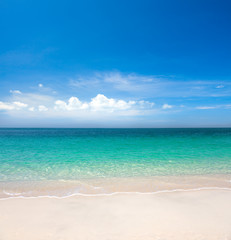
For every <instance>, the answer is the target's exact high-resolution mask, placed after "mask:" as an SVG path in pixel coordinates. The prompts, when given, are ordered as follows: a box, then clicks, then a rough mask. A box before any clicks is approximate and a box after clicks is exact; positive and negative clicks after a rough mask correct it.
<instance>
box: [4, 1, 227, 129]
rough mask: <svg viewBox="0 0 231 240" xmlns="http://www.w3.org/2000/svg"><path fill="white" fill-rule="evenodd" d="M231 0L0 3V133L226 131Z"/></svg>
mask: <svg viewBox="0 0 231 240" xmlns="http://www.w3.org/2000/svg"><path fill="white" fill-rule="evenodd" d="M230 12H231V2H230V1H226V0H219V1H216V0H215V1H214V0H209V1H207V0H206V1H205V0H200V1H198V0H187V1H185V0H184V1H183V0H181V1H179V0H174V1H173V0H142V1H141V0H133V1H131V0H130V1H128V0H123V1H121V0H116V1H114V0H110V1H108V0H107V1H106V0H105V1H104V0H84V1H78V0H75V1H72V0H66V1H60V0H56V1H53V0H46V1H45V0H39V1H38V0H34V1H29V0H20V1H18V0H2V1H1V2H0V31H1V32H0V127H231V57H230V56H231V47H230V43H231V14H230Z"/></svg>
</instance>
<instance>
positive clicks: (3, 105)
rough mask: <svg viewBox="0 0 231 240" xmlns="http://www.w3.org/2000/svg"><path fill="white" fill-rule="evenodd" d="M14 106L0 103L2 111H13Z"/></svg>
mask: <svg viewBox="0 0 231 240" xmlns="http://www.w3.org/2000/svg"><path fill="white" fill-rule="evenodd" d="M13 109H14V106H13V105H12V104H9V103H4V102H0V110H13Z"/></svg>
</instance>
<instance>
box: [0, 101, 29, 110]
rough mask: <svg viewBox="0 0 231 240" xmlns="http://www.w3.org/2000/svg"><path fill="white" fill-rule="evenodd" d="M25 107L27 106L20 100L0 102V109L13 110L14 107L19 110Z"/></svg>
mask: <svg viewBox="0 0 231 240" xmlns="http://www.w3.org/2000/svg"><path fill="white" fill-rule="evenodd" d="M26 107H28V105H27V104H25V103H22V102H13V103H5V102H0V110H14V109H15V110H20V109H22V108H26Z"/></svg>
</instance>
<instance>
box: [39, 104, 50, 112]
mask: <svg viewBox="0 0 231 240" xmlns="http://www.w3.org/2000/svg"><path fill="white" fill-rule="evenodd" d="M38 110H39V112H46V111H48V108H47V107H46V106H44V105H39V106H38Z"/></svg>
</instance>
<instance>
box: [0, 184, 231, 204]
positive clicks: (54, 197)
mask: <svg viewBox="0 0 231 240" xmlns="http://www.w3.org/2000/svg"><path fill="white" fill-rule="evenodd" d="M203 190H223V191H231V188H225V187H202V188H191V189H171V190H160V191H154V192H112V193H96V194H91V193H89V194H88V193H73V194H69V195H65V196H55V195H41V196H23V195H21V196H20V194H21V193H8V192H6V191H4V193H5V194H6V195H9V197H5V198H0V201H3V200H8V199H38V198H52V199H65V198H70V197H76V196H81V197H104V196H114V195H124V194H126V195H128V194H129V195H130V194H131V195H132V194H136V195H155V194H163V193H173V192H193V191H203Z"/></svg>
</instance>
